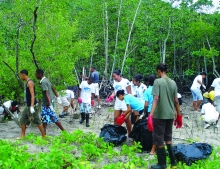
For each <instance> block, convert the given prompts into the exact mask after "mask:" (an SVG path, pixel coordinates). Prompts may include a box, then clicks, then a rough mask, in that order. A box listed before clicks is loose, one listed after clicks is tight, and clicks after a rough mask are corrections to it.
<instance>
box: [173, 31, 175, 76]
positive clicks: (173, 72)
mask: <svg viewBox="0 0 220 169" xmlns="http://www.w3.org/2000/svg"><path fill="white" fill-rule="evenodd" d="M173 46H174V47H173V62H174V63H173V74H176V37H175V35H174V39H173Z"/></svg>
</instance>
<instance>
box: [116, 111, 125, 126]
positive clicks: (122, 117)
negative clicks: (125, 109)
mask: <svg viewBox="0 0 220 169" xmlns="http://www.w3.org/2000/svg"><path fill="white" fill-rule="evenodd" d="M124 122H125V114H124V113H122V114H121V115H120V116H119V117H118V118H117V119H116V123H117V124H118V125H119V126H121V125H122V124H123V123H124Z"/></svg>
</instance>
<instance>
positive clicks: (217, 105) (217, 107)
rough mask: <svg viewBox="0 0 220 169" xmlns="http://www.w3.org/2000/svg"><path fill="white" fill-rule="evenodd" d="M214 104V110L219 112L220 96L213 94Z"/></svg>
mask: <svg viewBox="0 0 220 169" xmlns="http://www.w3.org/2000/svg"><path fill="white" fill-rule="evenodd" d="M214 105H215V108H216V111H217V112H218V113H220V96H215V99H214Z"/></svg>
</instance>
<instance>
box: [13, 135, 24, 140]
mask: <svg viewBox="0 0 220 169" xmlns="http://www.w3.org/2000/svg"><path fill="white" fill-rule="evenodd" d="M24 138H25V136H20V137H16V138H15V140H22V139H24Z"/></svg>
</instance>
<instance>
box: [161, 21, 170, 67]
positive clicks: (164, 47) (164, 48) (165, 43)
mask: <svg viewBox="0 0 220 169" xmlns="http://www.w3.org/2000/svg"><path fill="white" fill-rule="evenodd" d="M170 28H171V19H170V18H169V27H168V32H167V36H166V38H165V39H164V41H163V55H162V62H163V63H165V61H166V48H167V40H168V38H169V36H170Z"/></svg>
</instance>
